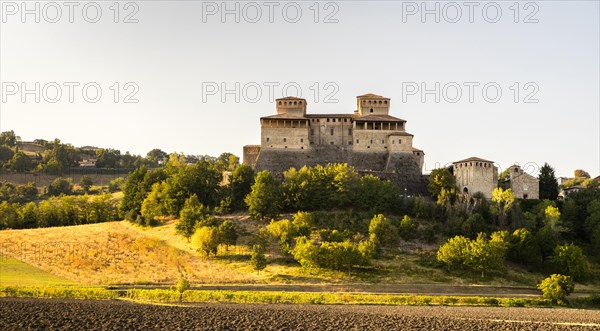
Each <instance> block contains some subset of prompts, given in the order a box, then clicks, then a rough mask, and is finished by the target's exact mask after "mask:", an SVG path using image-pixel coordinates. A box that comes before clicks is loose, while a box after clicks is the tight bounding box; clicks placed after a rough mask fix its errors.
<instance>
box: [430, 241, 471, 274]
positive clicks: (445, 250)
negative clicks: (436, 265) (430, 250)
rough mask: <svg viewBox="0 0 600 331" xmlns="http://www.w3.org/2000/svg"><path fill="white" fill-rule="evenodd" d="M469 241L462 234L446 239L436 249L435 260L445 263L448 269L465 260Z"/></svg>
mask: <svg viewBox="0 0 600 331" xmlns="http://www.w3.org/2000/svg"><path fill="white" fill-rule="evenodd" d="M470 243H471V241H470V240H469V239H468V238H465V237H463V236H456V237H453V238H450V239H448V241H447V242H446V243H445V244H443V245H442V246H441V247H440V248H439V249H438V251H437V260H438V261H439V262H442V263H444V264H446V266H447V267H448V270H450V268H452V267H456V266H459V265H461V264H463V263H464V262H465V259H466V256H467V251H468V250H469V245H470Z"/></svg>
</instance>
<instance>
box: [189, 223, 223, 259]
mask: <svg viewBox="0 0 600 331" xmlns="http://www.w3.org/2000/svg"><path fill="white" fill-rule="evenodd" d="M192 245H193V246H194V247H196V250H197V251H198V252H201V253H203V254H205V255H206V256H209V255H210V254H211V253H212V254H213V255H216V254H217V248H219V241H218V236H217V231H216V229H215V228H212V227H208V226H203V227H201V228H199V229H197V230H196V232H195V233H194V235H193V236H192Z"/></svg>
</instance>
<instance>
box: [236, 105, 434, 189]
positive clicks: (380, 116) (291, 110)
mask: <svg viewBox="0 0 600 331" xmlns="http://www.w3.org/2000/svg"><path fill="white" fill-rule="evenodd" d="M356 99H357V100H356V101H357V104H356V110H355V111H354V112H353V113H340V114H308V113H307V111H306V109H307V103H306V100H305V99H301V98H295V97H286V98H281V99H277V100H276V110H277V114H276V115H271V116H265V117H261V118H260V124H261V143H260V145H248V146H244V161H243V162H244V163H245V164H248V165H250V166H252V167H253V168H254V169H255V170H257V171H261V170H269V171H271V172H274V173H282V172H283V171H286V170H288V169H289V168H291V167H295V168H301V167H302V166H304V165H308V166H314V165H316V164H323V165H324V164H327V163H348V164H349V165H351V166H354V167H355V168H356V169H357V170H358V171H369V172H376V173H377V172H379V173H384V174H395V177H397V178H400V179H401V180H403V181H404V182H414V183H418V184H415V185H420V187H422V185H423V181H424V178H423V176H422V168H423V162H424V153H423V151H422V150H420V149H417V148H414V147H413V135H412V134H410V133H408V132H406V130H405V128H406V121H405V120H403V119H400V118H397V117H394V116H391V115H389V111H390V99H389V98H385V97H382V96H379V95H375V94H365V95H361V96H358V97H357V98H356ZM412 191H414V190H412Z"/></svg>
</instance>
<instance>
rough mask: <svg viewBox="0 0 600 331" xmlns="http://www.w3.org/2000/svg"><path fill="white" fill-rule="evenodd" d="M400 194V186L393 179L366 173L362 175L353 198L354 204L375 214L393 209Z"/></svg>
mask: <svg viewBox="0 0 600 331" xmlns="http://www.w3.org/2000/svg"><path fill="white" fill-rule="evenodd" d="M399 196H400V194H399V191H398V187H397V186H396V185H395V184H394V183H392V182H391V181H389V180H381V179H380V178H379V177H377V176H373V175H366V176H362V177H360V180H359V183H358V189H356V190H355V195H354V198H353V206H355V207H357V208H358V209H360V210H365V211H368V212H369V213H373V214H376V213H382V212H386V211H392V210H394V208H395V205H396V203H397V202H398V200H399Z"/></svg>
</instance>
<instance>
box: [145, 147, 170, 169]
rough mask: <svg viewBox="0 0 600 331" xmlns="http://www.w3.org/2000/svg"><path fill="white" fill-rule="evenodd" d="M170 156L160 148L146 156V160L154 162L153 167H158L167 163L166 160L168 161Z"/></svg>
mask: <svg viewBox="0 0 600 331" xmlns="http://www.w3.org/2000/svg"><path fill="white" fill-rule="evenodd" d="M168 156H169V154H167V153H165V152H163V151H162V150H160V149H158V148H155V149H153V150H151V151H149V152H148V153H147V154H146V159H147V160H148V161H150V162H152V165H153V166H155V167H156V166H158V165H159V164H162V163H163V162H165V160H166V159H167V157H168Z"/></svg>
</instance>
